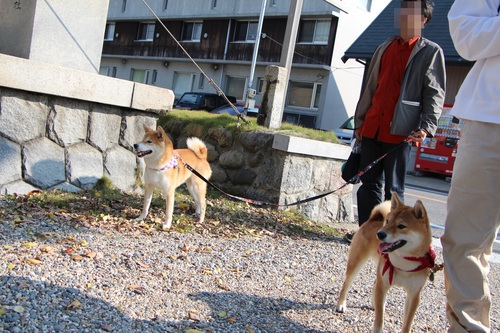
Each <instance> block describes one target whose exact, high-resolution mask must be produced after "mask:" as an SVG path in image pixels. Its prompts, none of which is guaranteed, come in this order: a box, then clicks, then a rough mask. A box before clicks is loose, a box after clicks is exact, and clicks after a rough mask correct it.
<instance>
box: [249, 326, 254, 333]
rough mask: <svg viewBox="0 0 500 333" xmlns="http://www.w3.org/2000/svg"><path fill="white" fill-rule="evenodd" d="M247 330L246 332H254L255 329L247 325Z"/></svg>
mask: <svg viewBox="0 0 500 333" xmlns="http://www.w3.org/2000/svg"><path fill="white" fill-rule="evenodd" d="M247 332H248V333H255V330H254V329H253V328H251V327H250V326H248V327H247Z"/></svg>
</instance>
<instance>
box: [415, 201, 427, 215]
mask: <svg viewBox="0 0 500 333" xmlns="http://www.w3.org/2000/svg"><path fill="white" fill-rule="evenodd" d="M413 211H414V212H415V216H416V217H417V218H418V219H423V218H424V217H426V216H427V211H426V210H425V207H424V204H423V203H422V201H420V200H417V201H416V202H415V205H414V206H413Z"/></svg>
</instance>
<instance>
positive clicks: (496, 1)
mask: <svg viewBox="0 0 500 333" xmlns="http://www.w3.org/2000/svg"><path fill="white" fill-rule="evenodd" d="M499 8H500V0H475V1H471V0H455V2H454V3H453V5H452V6H451V9H450V11H449V13H448V22H449V27H450V34H451V38H452V40H453V43H454V45H455V48H456V49H457V51H458V53H459V54H460V55H461V56H462V57H463V58H465V59H467V60H471V61H475V60H479V59H485V58H490V57H493V56H497V55H500V48H499V47H498V45H500V17H499V16H498V11H499Z"/></svg>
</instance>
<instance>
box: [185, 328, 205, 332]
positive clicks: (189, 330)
mask: <svg viewBox="0 0 500 333" xmlns="http://www.w3.org/2000/svg"><path fill="white" fill-rule="evenodd" d="M186 333H205V331H200V330H197V329H194V328H190V329H188V330H187V331H186Z"/></svg>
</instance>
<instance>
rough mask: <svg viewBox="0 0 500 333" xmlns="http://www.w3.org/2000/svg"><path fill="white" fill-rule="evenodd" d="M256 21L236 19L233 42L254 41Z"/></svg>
mask: <svg viewBox="0 0 500 333" xmlns="http://www.w3.org/2000/svg"><path fill="white" fill-rule="evenodd" d="M257 28H258V22H253V21H238V22H236V29H235V32H234V41H235V42H254V41H255V39H256V38H257Z"/></svg>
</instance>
